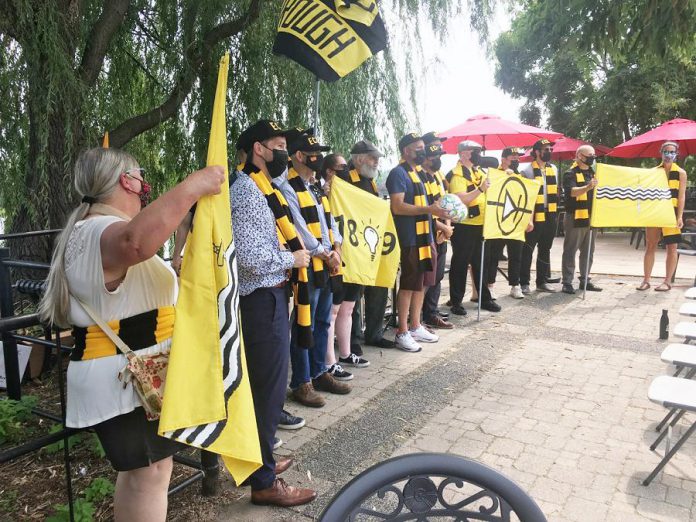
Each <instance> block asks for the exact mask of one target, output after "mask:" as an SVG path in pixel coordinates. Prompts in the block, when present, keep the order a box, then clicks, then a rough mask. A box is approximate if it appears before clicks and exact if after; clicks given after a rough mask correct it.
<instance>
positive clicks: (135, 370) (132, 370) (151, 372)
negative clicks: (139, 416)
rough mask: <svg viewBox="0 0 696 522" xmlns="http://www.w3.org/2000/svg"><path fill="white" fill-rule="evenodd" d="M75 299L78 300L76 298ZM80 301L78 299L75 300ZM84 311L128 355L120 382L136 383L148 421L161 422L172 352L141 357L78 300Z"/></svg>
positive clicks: (134, 384)
mask: <svg viewBox="0 0 696 522" xmlns="http://www.w3.org/2000/svg"><path fill="white" fill-rule="evenodd" d="M73 297H75V296H74V295H73ZM75 299H77V297H75ZM77 301H79V303H80V304H81V305H82V307H83V308H84V309H85V312H87V314H88V315H89V316H90V317H91V318H92V320H93V321H94V322H95V323H97V325H98V326H99V328H101V329H102V331H103V332H104V333H105V334H106V335H107V336H108V337H109V339H111V341H112V342H113V343H114V344H115V345H116V347H117V348H118V349H119V351H120V352H121V353H122V354H123V355H125V356H126V358H127V359H128V364H126V366H125V367H124V368H123V369H122V370H121V371H120V372H119V373H118V379H119V380H120V381H121V382H123V387H124V388H125V387H126V386H127V385H128V383H132V384H133V388H134V389H135V393H137V395H138V398H139V399H140V402H141V403H142V405H143V409H144V410H145V415H146V417H147V419H148V420H156V419H159V417H160V413H161V411H162V399H163V397H164V380H165V377H166V375H167V366H168V364H169V353H155V354H152V355H138V354H136V353H135V352H134V351H133V350H131V349H130V348H129V347H128V345H127V344H126V343H124V342H123V340H122V339H121V338H120V337H119V336H118V335H116V332H114V330H113V328H111V327H110V326H109V325H108V324H107V323H106V322H104V320H103V319H102V318H101V317H99V316H98V315H97V313H96V312H95V311H94V310H92V308H90V307H89V306H87V305H86V304H85V303H84V302H83V301H82V300H80V299H77Z"/></svg>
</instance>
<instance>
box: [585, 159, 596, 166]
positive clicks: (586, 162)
mask: <svg viewBox="0 0 696 522" xmlns="http://www.w3.org/2000/svg"><path fill="white" fill-rule="evenodd" d="M595 159H596V158H595V157H594V156H585V165H587V166H588V167H594V164H595Z"/></svg>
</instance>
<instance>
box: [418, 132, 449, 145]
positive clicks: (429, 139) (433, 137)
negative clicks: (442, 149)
mask: <svg viewBox="0 0 696 522" xmlns="http://www.w3.org/2000/svg"><path fill="white" fill-rule="evenodd" d="M421 139H422V140H423V143H425V146H426V147H427V146H428V145H430V144H431V143H433V142H434V141H438V140H439V141H440V143H444V142H446V141H447V138H445V137H444V136H442V137H440V136H438V135H437V132H427V133H425V134H423V136H421Z"/></svg>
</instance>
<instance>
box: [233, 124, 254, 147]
mask: <svg viewBox="0 0 696 522" xmlns="http://www.w3.org/2000/svg"><path fill="white" fill-rule="evenodd" d="M249 129H250V127H248V128H246V129H244V130H243V131H242V132H241V134H240V135H239V137H238V138H237V142H236V143H235V148H236V149H237V150H244V151H245V150H247V149H249V148H251V144H250V143H249Z"/></svg>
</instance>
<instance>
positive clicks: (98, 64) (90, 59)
mask: <svg viewBox="0 0 696 522" xmlns="http://www.w3.org/2000/svg"><path fill="white" fill-rule="evenodd" d="M129 6H130V0H104V7H103V8H102V12H101V15H100V16H99V19H98V20H97V22H96V23H95V24H94V26H93V27H92V31H91V32H90V34H89V38H87V45H86V46H85V52H84V54H83V55H82V63H81V64H80V69H79V71H78V75H79V76H80V79H81V80H82V81H83V82H84V83H85V84H86V85H94V82H96V81H97V77H98V76H99V72H100V71H101V68H102V64H103V63H104V57H105V56H106V51H107V50H108V49H109V44H110V43H111V39H112V38H113V36H114V34H116V31H118V28H119V27H121V24H122V23H123V20H124V18H125V17H126V13H127V12H128V7H129Z"/></svg>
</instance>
